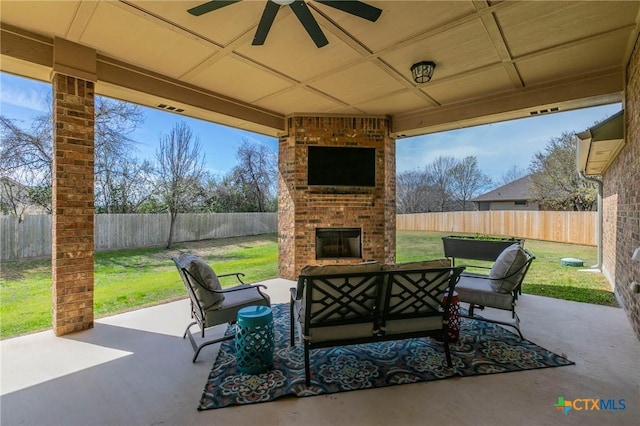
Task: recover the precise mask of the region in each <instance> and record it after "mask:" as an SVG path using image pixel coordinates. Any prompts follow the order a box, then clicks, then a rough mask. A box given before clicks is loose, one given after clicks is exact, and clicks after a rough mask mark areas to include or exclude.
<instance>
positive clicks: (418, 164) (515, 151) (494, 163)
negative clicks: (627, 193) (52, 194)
mask: <svg viewBox="0 0 640 426" xmlns="http://www.w3.org/2000/svg"><path fill="white" fill-rule="evenodd" d="M50 99H51V85H50V84H49V83H43V82H39V81H35V80H30V79H25V78H21V77H16V76H13V75H10V74H6V73H0V113H1V114H2V115H4V116H6V117H8V118H12V119H18V120H25V121H28V120H29V119H30V118H31V117H33V116H35V115H38V114H41V113H42V112H44V111H46V110H47V108H48V105H47V104H48V102H50ZM142 108H143V113H144V116H145V117H146V118H145V122H144V125H143V126H142V127H141V128H140V129H138V130H137V131H136V132H135V133H134V134H133V135H132V138H133V139H134V140H136V141H137V142H138V149H139V152H138V153H137V154H138V157H140V158H149V159H153V158H154V153H155V149H156V147H157V145H158V140H159V138H160V136H162V135H165V134H167V133H168V132H169V131H170V130H171V128H172V127H173V125H174V124H175V123H176V122H178V121H181V120H184V121H186V122H187V124H188V125H189V126H191V128H192V130H193V133H194V135H197V136H198V137H199V138H200V142H201V145H202V148H203V151H204V154H205V159H206V165H207V168H208V169H209V171H211V172H212V173H214V174H217V175H223V174H225V173H227V172H228V171H229V170H230V169H231V168H232V167H233V166H235V164H236V159H235V153H236V151H237V149H238V146H240V144H241V143H242V140H243V139H244V138H246V139H249V140H252V141H254V142H258V143H262V144H266V145H267V146H269V147H270V148H271V149H272V150H273V151H274V152H277V149H278V142H277V139H276V138H272V137H268V136H264V135H259V134H256V133H251V132H247V131H243V130H238V129H234V128H231V127H226V126H221V125H217V124H213V123H208V122H205V121H201V120H196V119H191V118H188V117H184V116H179V115H177V114H172V113H168V112H164V111H160V110H156V109H152V108H147V107H142ZM620 109H621V105H620V104H613V105H606V106H601V107H595V108H586V109H581V110H575V111H568V112H561V113H555V114H549V115H544V116H539V117H533V118H525V119H520V120H512V121H506V122H502V123H495V124H489V125H484V126H476V127H470V128H466V129H459V130H452V131H448V132H440V133H436V134H431V135H424V136H416V137H413V138H406V139H399V140H398V141H397V144H396V159H397V163H396V164H397V166H396V168H397V173H401V172H403V171H406V170H412V169H416V168H420V169H421V168H423V167H424V166H425V165H426V164H428V163H430V162H432V161H433V160H434V159H435V158H437V157H438V156H444V155H448V156H452V157H455V158H464V157H466V156H469V155H472V156H475V157H476V158H477V159H478V166H479V167H480V169H481V170H482V171H483V172H484V173H486V174H488V175H489V176H491V178H493V179H494V180H495V181H499V180H500V178H501V176H502V175H503V174H504V173H506V172H507V171H508V170H509V169H511V168H512V167H513V166H514V165H515V166H517V167H519V168H522V169H527V167H528V166H529V164H530V162H531V158H532V157H533V154H534V153H536V152H539V151H544V149H545V146H546V145H547V142H548V141H549V140H550V139H551V138H553V137H556V136H560V135H561V134H562V132H565V131H578V132H580V131H583V130H585V129H587V128H589V127H591V126H592V125H593V124H595V123H596V122H599V121H602V120H604V119H606V118H607V117H609V116H611V115H613V114H615V113H616V112H618V111H620Z"/></svg>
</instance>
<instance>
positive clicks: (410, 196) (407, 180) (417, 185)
mask: <svg viewBox="0 0 640 426" xmlns="http://www.w3.org/2000/svg"><path fill="white" fill-rule="evenodd" d="M430 198H431V197H430V187H429V182H428V176H427V173H426V172H425V170H409V171H406V172H403V173H400V174H398V175H397V176H396V211H397V212H398V213H400V214H406V213H423V212H428V211H429V210H430Z"/></svg>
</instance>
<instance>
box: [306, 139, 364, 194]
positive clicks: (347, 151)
mask: <svg viewBox="0 0 640 426" xmlns="http://www.w3.org/2000/svg"><path fill="white" fill-rule="evenodd" d="M307 158H308V166H309V167H308V174H307V178H308V180H307V184H308V185H326V186H373V187H374V186H376V149H375V148H354V147H335V146H309V151H308V157H307Z"/></svg>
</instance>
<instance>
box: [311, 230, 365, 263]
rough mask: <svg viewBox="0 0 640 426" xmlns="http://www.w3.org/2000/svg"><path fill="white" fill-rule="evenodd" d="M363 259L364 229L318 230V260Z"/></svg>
mask: <svg viewBox="0 0 640 426" xmlns="http://www.w3.org/2000/svg"><path fill="white" fill-rule="evenodd" d="M361 257H362V229H360V228H316V259H335V258H361Z"/></svg>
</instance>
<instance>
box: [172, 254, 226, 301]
mask: <svg viewBox="0 0 640 426" xmlns="http://www.w3.org/2000/svg"><path fill="white" fill-rule="evenodd" d="M178 261H179V262H180V263H181V264H182V266H183V267H184V268H185V269H186V270H187V271H189V273H190V274H191V275H193V276H194V277H195V279H196V280H197V281H198V282H197V283H196V285H195V286H194V287H195V288H194V291H195V293H196V297H197V298H198V301H199V302H200V306H201V307H202V309H204V310H207V309H210V308H212V307H213V306H214V305H216V304H218V303H220V302H221V301H222V300H224V295H222V294H219V293H212V292H210V291H207V290H206V289H209V290H221V289H222V286H221V285H220V280H218V276H217V275H216V273H215V272H213V269H211V267H210V266H209V265H207V264H206V263H205V262H204V261H203V260H202V259H200V258H199V257H198V256H196V255H194V254H190V253H183V254H181V255H180V257H179V258H178ZM201 286H203V287H205V288H202V287H201Z"/></svg>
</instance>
